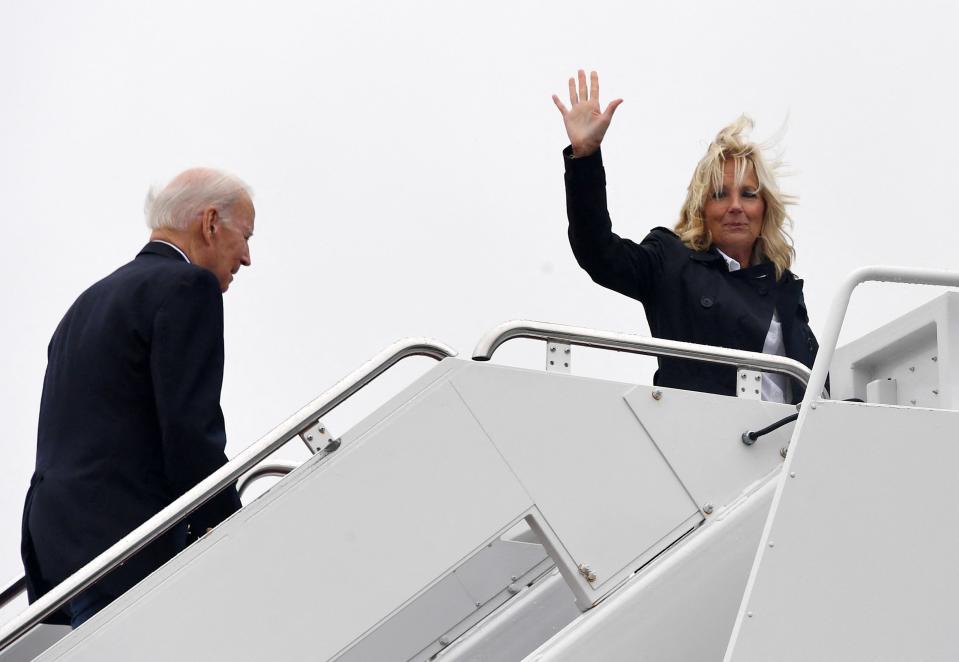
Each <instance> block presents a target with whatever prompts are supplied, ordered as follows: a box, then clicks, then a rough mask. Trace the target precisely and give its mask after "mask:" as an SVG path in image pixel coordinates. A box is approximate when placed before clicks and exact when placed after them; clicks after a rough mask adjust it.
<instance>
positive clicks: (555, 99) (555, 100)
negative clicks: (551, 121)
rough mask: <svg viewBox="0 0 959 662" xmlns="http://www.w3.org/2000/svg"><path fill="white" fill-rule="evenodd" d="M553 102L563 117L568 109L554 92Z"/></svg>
mask: <svg viewBox="0 0 959 662" xmlns="http://www.w3.org/2000/svg"><path fill="white" fill-rule="evenodd" d="M553 103H555V104H556V107H557V108H559V112H560V113H561V114H562V115H563V117H566V113H568V112H569V110H567V108H566V106H565V105H564V104H563V102H562V101H560V100H559V97H558V96H556V95H555V94H554V95H553Z"/></svg>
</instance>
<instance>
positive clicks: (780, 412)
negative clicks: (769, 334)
mask: <svg viewBox="0 0 959 662" xmlns="http://www.w3.org/2000/svg"><path fill="white" fill-rule="evenodd" d="M756 374H759V373H756ZM654 392H657V395H658V396H659V397H658V398H654V397H652V393H654ZM626 402H627V403H628V404H629V406H630V407H631V408H632V410H633V411H634V412H635V413H636V417H637V418H638V419H639V421H640V422H641V423H642V425H643V427H644V428H645V429H646V432H647V433H648V434H649V436H650V438H652V440H653V442H654V443H655V444H656V446H657V447H658V448H659V450H660V451H661V452H662V454H663V456H664V457H665V458H666V461H667V462H669V465H670V466H671V467H672V468H673V471H675V472H676V475H677V476H678V477H679V480H680V481H682V484H683V485H684V486H685V487H686V490H687V491H688V492H689V493H690V494H691V495H692V496H693V498H694V499H695V500H696V502H697V503H698V504H699V507H700V508H705V507H706V506H707V505H709V506H711V507H712V508H713V509H715V508H719V507H720V506H723V505H725V504H727V503H730V502H731V501H732V500H733V499H735V498H737V497H739V496H740V495H741V494H742V492H743V490H744V489H746V487H748V486H749V485H752V484H753V483H755V482H756V481H758V480H760V479H761V478H763V477H764V476H767V475H768V474H769V473H770V472H771V471H773V470H774V469H776V468H777V467H779V466H781V465H782V460H783V458H782V455H780V453H779V450H780V449H781V448H783V447H784V446H785V445H786V444H787V443H788V442H789V437H790V436H791V435H792V431H793V425H794V424H792V423H790V424H787V425H785V426H783V427H781V428H779V429H778V430H775V431H773V432H771V433H769V434H768V435H765V436H763V437H760V438H759V439H758V440H757V441H756V442H755V443H754V444H753V445H751V446H747V445H745V444H744V443H743V442H742V434H743V432H746V431H750V430H759V429H761V428H764V427H766V426H767V425H769V424H771V423H775V422H776V421H778V420H780V419H782V418H784V417H786V416H789V415H790V414H795V413H796V408H795V407H793V406H792V405H784V404H779V403H774V402H763V401H761V400H754V399H747V398H730V397H726V396H722V395H713V394H710V393H696V392H694V391H683V390H678V389H670V388H655V389H654V388H653V387H649V386H637V387H636V388H635V389H633V390H632V391H630V392H629V393H628V394H627V395H626Z"/></svg>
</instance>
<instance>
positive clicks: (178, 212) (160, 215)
mask: <svg viewBox="0 0 959 662" xmlns="http://www.w3.org/2000/svg"><path fill="white" fill-rule="evenodd" d="M243 199H250V200H252V199H253V193H252V191H251V190H250V187H249V186H247V184H246V183H245V182H244V181H243V180H241V179H240V178H239V177H237V176H235V175H231V174H229V173H226V172H223V171H221V170H214V169H212V168H191V169H190V170H185V171H183V172H181V173H180V174H179V175H177V176H176V177H174V178H173V179H172V180H171V181H170V183H169V184H167V185H166V186H165V187H163V188H162V189H160V190H157V187H151V188H150V190H149V192H148V193H147V198H146V203H145V204H144V208H143V211H144V213H145V214H146V221H147V225H148V226H149V227H150V229H151V230H160V229H163V228H166V229H170V230H185V229H187V228H188V227H189V226H190V224H191V223H193V221H195V220H196V219H197V218H198V217H199V216H200V214H202V213H203V211H204V210H205V209H208V208H210V207H213V208H214V209H216V210H217V211H218V212H219V213H220V215H221V216H222V217H223V220H224V221H227V220H229V209H230V207H232V206H233V205H234V204H236V203H237V202H239V201H240V200H243Z"/></svg>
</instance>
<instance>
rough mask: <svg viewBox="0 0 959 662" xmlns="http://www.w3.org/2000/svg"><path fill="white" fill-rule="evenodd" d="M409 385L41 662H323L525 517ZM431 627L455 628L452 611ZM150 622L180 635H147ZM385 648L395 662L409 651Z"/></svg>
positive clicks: (436, 390)
mask: <svg viewBox="0 0 959 662" xmlns="http://www.w3.org/2000/svg"><path fill="white" fill-rule="evenodd" d="M442 370H443V366H440V367H438V368H436V369H434V371H433V372H432V373H428V374H427V375H426V377H425V378H424V379H428V378H432V379H436V372H437V371H442ZM417 385H418V386H419V388H420V389H421V390H423V391H424V392H423V393H422V394H421V397H418V398H414V399H413V401H412V402H408V403H402V404H400V406H398V407H396V408H394V411H387V412H383V411H381V412H380V415H379V416H378V425H374V426H372V427H371V428H370V429H369V431H368V433H366V434H364V435H363V436H362V437H361V438H357V439H352V440H351V439H346V438H344V446H343V448H341V450H339V451H337V453H334V454H333V455H332V456H329V457H328V458H327V459H326V461H325V462H322V463H320V464H318V465H317V467H316V469H315V470H313V471H310V466H309V464H308V465H307V466H305V467H303V468H302V469H301V470H300V471H297V472H295V473H294V474H292V475H291V476H290V478H289V482H287V481H284V482H283V483H281V484H280V485H278V486H277V487H276V488H274V489H273V490H271V491H270V492H269V493H268V494H266V495H264V496H263V497H261V498H260V499H259V500H257V501H256V502H254V503H253V504H251V506H250V507H248V508H247V509H244V510H243V511H241V512H240V513H239V514H238V515H237V516H235V517H234V518H233V519H231V520H230V522H228V523H226V525H225V526H222V527H219V528H218V529H216V530H214V532H213V533H212V534H211V535H210V536H209V538H208V539H204V540H201V541H200V542H199V543H197V544H195V545H193V546H191V547H190V548H189V549H188V550H186V551H185V552H184V553H182V554H181V555H179V556H178V557H177V558H176V559H175V560H174V561H173V562H172V563H170V564H167V565H166V566H164V567H163V568H162V569H161V570H159V571H158V572H156V573H154V574H153V575H151V576H150V577H149V578H147V580H145V581H144V582H142V583H141V584H140V585H139V586H138V587H136V588H134V589H133V590H132V591H130V592H128V593H127V594H126V595H125V596H123V597H122V598H121V599H120V600H118V601H117V602H116V603H114V604H113V605H111V606H110V607H108V608H107V609H106V610H104V611H103V612H101V613H100V614H97V615H96V616H95V617H94V618H93V619H91V620H90V621H89V622H88V623H87V624H85V625H84V627H82V628H80V629H79V630H77V631H75V632H74V633H73V634H71V635H70V636H68V637H67V638H66V639H64V640H62V641H61V642H60V643H59V644H58V645H56V646H54V648H53V649H51V650H50V651H48V653H47V654H46V655H44V656H43V657H42V658H41V659H43V660H56V659H60V660H65V659H69V660H99V661H105V660H127V659H129V655H130V652H131V651H136V656H137V659H138V660H143V661H144V662H146V661H149V660H158V661H159V660H171V659H177V658H178V657H180V656H182V654H183V650H184V646H185V645H186V646H187V648H188V649H189V651H190V654H191V655H192V656H194V659H233V660H265V659H282V660H317V659H319V660H325V659H329V658H332V657H333V656H334V655H336V654H337V653H339V652H341V651H343V650H345V649H346V648H348V647H349V646H350V645H351V644H352V643H353V642H355V641H357V640H358V639H359V638H360V637H362V636H363V635H364V634H365V633H366V632H368V631H369V630H370V629H371V628H373V627H375V626H376V625H377V624H378V623H379V622H380V621H382V620H383V619H384V618H386V617H388V616H389V615H390V614H391V613H393V612H394V611H396V610H398V609H400V608H401V607H402V606H403V605H404V604H406V603H407V602H408V601H410V600H412V599H413V598H415V597H416V595H417V594H418V593H419V592H420V591H422V590H424V589H426V588H429V587H430V586H431V584H433V583H434V582H435V581H437V580H438V579H440V578H441V577H442V576H443V575H444V574H446V573H447V572H449V571H450V570H452V569H453V568H455V567H456V566H457V565H458V564H459V563H460V562H461V561H462V560H463V559H464V558H466V557H467V556H469V555H470V554H471V553H472V552H474V551H475V550H476V549H477V548H479V547H482V546H483V545H485V544H487V543H488V542H490V541H491V540H492V539H494V538H496V537H497V535H498V534H499V533H500V532H501V530H502V529H504V528H508V525H510V524H512V523H513V522H514V521H515V520H516V519H517V518H518V517H519V516H520V515H522V514H523V512H524V511H525V510H527V509H528V508H529V506H530V500H529V497H528V496H527V495H526V494H525V493H524V492H523V490H522V489H521V487H520V486H519V485H518V484H517V482H516V480H515V478H514V477H513V475H512V474H511V473H510V471H509V468H508V467H507V466H506V465H505V464H504V462H503V461H502V459H501V458H500V456H499V455H498V454H497V453H496V450H495V449H494V448H493V447H492V446H491V445H490V444H489V443H488V441H487V440H486V439H485V437H484V435H483V433H482V430H481V429H480V428H479V426H478V425H477V423H476V422H475V419H473V417H472V416H471V415H470V413H469V411H468V410H467V409H466V407H465V406H464V404H463V402H462V400H461V399H460V398H459V397H458V396H457V395H456V393H455V392H454V391H453V389H452V388H451V387H450V386H449V385H448V383H447V382H445V381H440V382H439V383H437V384H433V385H431V386H429V387H427V388H425V389H424V388H423V380H421V381H420V382H418V383H417ZM411 388H412V387H411ZM414 392H415V391H414ZM406 399H407V400H409V394H407V398H406ZM427 422H428V424H427ZM310 462H312V460H311V461H310ZM504 524H505V525H506V527H504ZM463 606H464V607H466V608H469V609H475V605H463ZM443 616H445V617H446V618H448V619H450V622H449V625H452V624H454V623H455V622H457V621H458V620H460V619H461V618H462V615H459V614H457V613H455V604H453V603H451V605H450V610H449V612H447V613H446V614H444V615H443ZM157 623H163V629H164V631H166V632H171V633H176V635H177V636H176V637H168V638H165V637H157V636H156V624H157ZM409 634H410V636H411V638H412V637H414V635H415V634H417V633H409ZM146 641H150V642H151V644H150V646H147V647H145V646H144V645H143V642H146ZM185 642H189V643H188V644H185ZM391 644H392V646H391V649H390V650H391V651H392V653H391V655H396V656H397V657H399V656H398V655H397V653H398V652H400V651H402V650H403V648H404V647H412V651H411V652H415V651H416V650H419V648H420V647H421V646H420V645H419V642H418V641H412V640H410V639H407V640H405V641H403V640H399V641H397V640H394V641H392V642H391ZM376 659H384V658H382V657H380V658H376Z"/></svg>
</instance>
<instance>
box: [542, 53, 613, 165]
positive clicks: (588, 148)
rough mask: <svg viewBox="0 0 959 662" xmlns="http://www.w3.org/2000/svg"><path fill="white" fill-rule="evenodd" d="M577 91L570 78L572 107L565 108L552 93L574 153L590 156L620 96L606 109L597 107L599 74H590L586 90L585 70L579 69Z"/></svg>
mask: <svg viewBox="0 0 959 662" xmlns="http://www.w3.org/2000/svg"><path fill="white" fill-rule="evenodd" d="M578 77H579V90H578V91H577V88H576V80H575V79H573V78H570V79H569V102H570V105H571V106H572V107H571V108H566V106H565V105H563V102H562V101H560V100H559V97H558V96H556V95H555V94H554V95H553V103H555V104H556V107H557V108H559V112H560V113H562V114H563V123H564V124H565V125H566V134H567V135H568V136H569V142H570V143H571V144H572V146H573V156H575V157H582V156H589V155H590V154H592V153H593V152H595V151H596V150H597V149H599V145H600V143H601V142H603V136H605V135H606V129H608V128H609V123H610V121H611V120H612V119H613V113H614V112H616V108H617V107H618V106H619V104H621V103H623V100H622V99H614V100H613V101H610V102H609V105H608V106H606V110H604V111H602V112H600V110H599V74H597V73H596V72H595V71H592V72H590V74H589V90H588V91H587V89H586V72H585V71H583V70H582V69H580V70H579V73H578Z"/></svg>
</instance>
